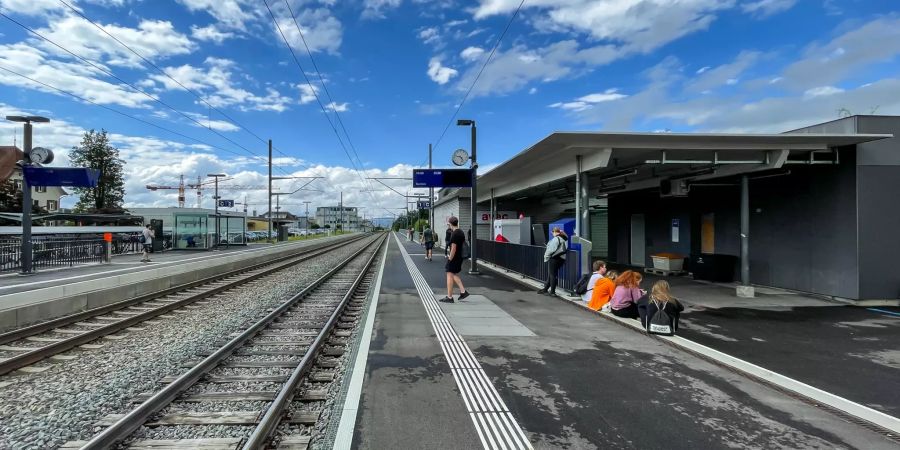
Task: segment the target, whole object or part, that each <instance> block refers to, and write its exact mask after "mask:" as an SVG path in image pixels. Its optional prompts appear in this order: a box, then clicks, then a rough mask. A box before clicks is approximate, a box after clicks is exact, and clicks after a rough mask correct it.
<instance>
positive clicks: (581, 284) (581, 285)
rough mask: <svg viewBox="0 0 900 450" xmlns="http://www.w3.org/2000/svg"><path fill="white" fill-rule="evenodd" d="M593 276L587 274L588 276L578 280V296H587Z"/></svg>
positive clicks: (576, 284)
mask: <svg viewBox="0 0 900 450" xmlns="http://www.w3.org/2000/svg"><path fill="white" fill-rule="evenodd" d="M593 275H594V274H592V273H586V274H584V275H582V276H581V278H579V279H578V282H577V283H575V293H576V294H578V295H584V294H587V291H588V287H587V286H588V283H589V282H590V281H591V276H593Z"/></svg>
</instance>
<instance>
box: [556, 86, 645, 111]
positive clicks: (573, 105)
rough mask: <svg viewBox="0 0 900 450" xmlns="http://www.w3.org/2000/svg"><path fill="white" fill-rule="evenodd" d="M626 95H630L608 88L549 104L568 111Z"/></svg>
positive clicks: (585, 108)
mask: <svg viewBox="0 0 900 450" xmlns="http://www.w3.org/2000/svg"><path fill="white" fill-rule="evenodd" d="M625 97H628V96H627V95H625V94H620V93H619V92H618V89H615V88H613V89H607V90H606V91H604V92H598V93H595V94H588V95H585V96H582V97H579V98H578V99H576V100H575V101H571V102H557V103H553V104H551V105H549V106H550V107H551V108H559V109H565V110H568V111H575V112H580V111H585V110H588V109H590V108H593V106H594V105H596V104H598V103H605V102H611V101H615V100H620V99H623V98H625Z"/></svg>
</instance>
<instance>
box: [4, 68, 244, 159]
mask: <svg viewBox="0 0 900 450" xmlns="http://www.w3.org/2000/svg"><path fill="white" fill-rule="evenodd" d="M0 70H4V71H6V72H9V73H11V74H13V75H16V76H19V77H22V78H24V79H26V80H28V81H31V82H32V83H35V84H39V85H41V86H44V87H46V88H47V89H51V90H54V91H57V92H59V93H61V94H65V95H68V96H70V97H73V98H75V99H78V100H80V101H83V102H85V103H89V104H91V105H94V106H97V107H100V108H103V109H105V110H107V111H110V112H113V113H116V114H118V115H120V116H123V117H127V118H129V119H132V120H135V121H138V122H141V123H143V124H145V125H148V126H151V127H153V128H156V129H159V130H162V131H165V132H167V133H171V134H174V135H176V136H179V137H182V138H184V139H188V140H190V141H194V142H196V143H198V144H203V145H206V146H208V147H210V148H214V149H216V150H221V151H223V152H227V153H231V154H233V155H236V156H240V157H244V155H243V154H242V153H238V152H236V151H234V150H230V149H227V148H223V147H219V146H217V145H213V144H210V143H209V142H206V141H203V140H201V139H197V138H195V137H192V136H188V135H186V134H184V133H181V132H178V131H175V130H172V129H170V128H166V127H163V126H161V125H157V124H155V123H153V122H150V121H148V120H145V119H141V118H140V117H137V116H133V115H131V114H128V113H126V112H122V111H119V110H118V109H115V108H112V107H109V106H106V105H103V104H100V103H97V102H95V101H93V100H89V99H87V98H85V97H82V96H80V95H78V94H75V93H73V92H69V91H67V90H65V89H61V88H58V87H56V86H53V85H51V84H48V83H45V82H43V81H39V80H36V79H34V78H31V77H29V76H28V75H24V74H21V73H19V72H16V71H15V70H12V69H8V68H6V67H3V66H0Z"/></svg>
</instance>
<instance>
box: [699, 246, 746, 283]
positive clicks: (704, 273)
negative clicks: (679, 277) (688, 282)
mask: <svg viewBox="0 0 900 450" xmlns="http://www.w3.org/2000/svg"><path fill="white" fill-rule="evenodd" d="M737 261H738V257H737V256H734V255H722V254H709V253H704V254H695V255H691V267H690V269H691V273H693V274H694V279H695V280H706V281H718V282H732V281H734V271H735V268H736V267H737Z"/></svg>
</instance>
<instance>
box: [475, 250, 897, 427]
mask: <svg viewBox="0 0 900 450" xmlns="http://www.w3.org/2000/svg"><path fill="white" fill-rule="evenodd" d="M479 265H480V266H482V267H484V268H487V269H489V270H491V271H492V272H495V273H497V274H498V275H502V276H504V277H507V278H509V279H511V280H513V281H516V282H519V283H520V284H523V285H526V286H529V287H534V288H538V287H540V283H538V282H537V281H533V280H531V279H529V278H525V277H523V276H522V275H519V274H518V273H516V272H510V271H507V270H506V269H504V268H501V267H499V266H496V265H494V264H491V263H488V262H485V261H481V262H479ZM555 297H556V298H557V299H558V300H560V301H563V302H565V303H569V304H572V306H575V307H577V308H581V309H584V310H586V311H590V312H592V313H594V314H596V315H598V316H600V317H602V318H604V319H606V320H609V321H612V322H615V323H617V324H619V325H621V326H623V327H626V328H630V329H632V330H634V331H636V332H639V333H641V334H642V335H644V336H647V337H650V338H653V339H656V340H659V341H661V342H664V343H666V344H667V345H670V346H672V347H675V348H678V349H679V350H683V351H685V352H688V353H690V354H692V355H694V356H697V357H699V358H701V359H703V360H705V361H707V362H710V363H712V364H715V365H717V366H719V367H722V368H724V369H727V370H730V371H732V372H735V373H738V374H740V375H743V376H745V377H747V378H749V379H751V380H754V381H756V382H759V383H760V384H763V385H765V386H767V387H770V388H772V389H775V390H777V391H780V392H782V393H785V394H786V395H789V396H790V397H792V398H795V399H797V400H800V401H803V402H804V403H807V404H809V405H811V406H813V407H817V408H821V409H824V410H826V411H829V412H831V413H833V414H835V415H837V416H839V417H841V418H844V419H846V420H849V421H851V422H853V423H856V424H859V425H861V426H864V427H866V428H868V429H870V430H873V431H875V432H878V433H880V434H883V435H885V436H887V437H888V438H890V439H892V440H895V441H897V440H898V437H900V419H898V418H896V417H893V416H890V415H888V414H885V413H883V412H880V411H877V410H874V409H872V408H869V407H867V406H864V405H861V404H859V403H856V402H853V401H851V400H848V399H845V398H843V397H839V396H837V395H834V394H831V393H828V392H826V391H823V390H821V389H818V388H816V387H813V386H810V385H808V384H806V383H803V382H800V381H797V380H795V379H793V378H789V377H787V376H784V375H781V374H779V373H777V372H773V371H771V370H769V369H766V368H764V367H760V366H757V365H755V364H752V363H750V362H747V361H744V360H742V359H740V358H736V357H734V356H731V355H728V354H726V353H723V352H720V351H718V350H715V349H713V348H710V347H707V346H705V345H702V344H699V343H697V342H694V341H691V340H688V339H685V338H682V337H679V336H671V337H668V336H657V335H650V334H648V333H647V332H646V331H644V329H643V328H642V327H641V326H640V322H639V321H636V320H632V319H623V318H620V317H616V316H614V315H612V314H610V313H605V312H601V311H594V310H593V309H591V308H588V307H587V305H583V304H581V299H580V298H578V297H567V296H563V295H560V294H557V295H556V296H555ZM573 299H574V300H573Z"/></svg>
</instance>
